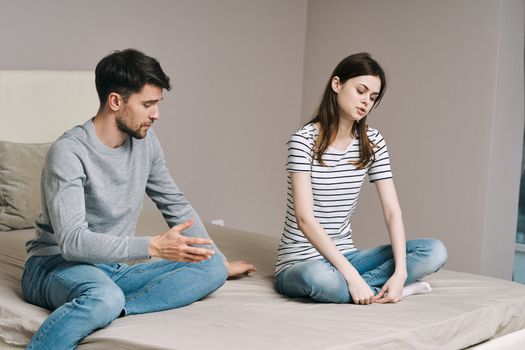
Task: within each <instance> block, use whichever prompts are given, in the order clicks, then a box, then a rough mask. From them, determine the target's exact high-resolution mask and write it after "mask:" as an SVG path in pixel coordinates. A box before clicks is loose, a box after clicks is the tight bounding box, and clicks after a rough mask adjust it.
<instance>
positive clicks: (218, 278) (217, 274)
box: [204, 253, 228, 290]
mask: <svg viewBox="0 0 525 350" xmlns="http://www.w3.org/2000/svg"><path fill="white" fill-rule="evenodd" d="M204 270H205V273H206V278H207V279H208V281H209V283H210V287H211V288H213V290H215V289H218V288H219V287H221V286H222V285H223V284H224V282H226V279H227V278H228V270H227V269H226V266H225V261H224V259H223V258H222V256H221V255H220V254H219V253H216V254H214V255H213V256H212V257H211V258H210V259H209V260H207V261H206V262H205V267H204Z"/></svg>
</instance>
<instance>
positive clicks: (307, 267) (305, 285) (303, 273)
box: [275, 239, 447, 303]
mask: <svg viewBox="0 0 525 350" xmlns="http://www.w3.org/2000/svg"><path fill="white" fill-rule="evenodd" d="M406 252H407V260H406V264H407V274H408V275H407V279H406V282H405V285H407V284H410V283H413V282H415V281H417V280H418V279H420V278H423V277H425V276H426V275H429V274H431V273H433V272H436V271H437V270H439V269H440V268H441V266H443V265H444V264H445V262H446V261H447V249H446V248H445V245H444V244H443V243H442V242H441V241H439V240H437V239H416V240H409V241H407V244H406ZM345 257H346V259H347V260H348V261H349V262H350V263H351V264H352V266H354V267H355V269H356V270H357V271H358V272H359V274H360V275H361V277H363V279H364V280H365V281H366V282H367V283H368V285H369V286H370V288H371V289H372V291H373V292H374V294H377V293H379V291H380V290H381V287H382V286H383V285H384V284H385V283H386V281H387V280H388V279H389V278H390V276H392V274H393V273H394V269H395V263H394V256H393V253H392V246H390V245H383V246H379V247H376V248H372V249H365V250H355V251H352V252H349V253H346V254H345ZM275 288H276V289H277V291H278V292H279V293H281V294H284V295H287V296H289V297H298V298H311V299H313V300H315V301H318V302H323V303H351V302H352V299H351V296H350V292H349V291H348V285H347V283H346V281H345V279H344V278H343V276H342V275H341V273H340V272H339V271H338V270H337V269H336V268H335V267H334V266H332V264H330V263H329V262H328V261H327V260H326V259H315V260H306V261H304V262H300V263H296V264H294V265H292V266H290V267H288V268H286V269H285V270H284V271H281V272H280V273H279V274H278V275H277V277H276V281H275Z"/></svg>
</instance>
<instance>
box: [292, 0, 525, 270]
mask: <svg viewBox="0 0 525 350" xmlns="http://www.w3.org/2000/svg"><path fill="white" fill-rule="evenodd" d="M523 13H524V10H523V1H506V0H500V1H492V0H483V1H478V0H460V1H456V0H446V1H414V0H396V1H388V2H387V1H366V2H364V1H337V0H329V1H320V0H310V1H309V2H308V25H307V35H306V37H307V43H306V51H305V71H304V90H303V102H302V114H303V120H306V119H308V117H309V116H310V114H311V111H313V109H314V107H315V105H316V104H317V102H318V99H319V95H320V93H321V91H322V88H323V87H324V84H325V83H326V79H328V76H329V74H330V73H331V70H332V69H333V68H334V67H335V65H336V64H337V63H338V62H339V61H340V60H341V59H342V58H344V57H345V56H346V55H348V54H350V53H355V52H359V51H369V52H370V53H371V54H372V55H373V56H374V57H375V58H376V59H377V60H378V61H379V62H380V63H382V65H383V66H384V68H385V70H386V72H387V80H388V83H389V86H388V89H387V93H386V96H385V98H384V100H383V101H382V103H381V106H380V107H379V109H378V110H377V111H375V112H374V113H373V115H372V116H371V117H370V118H369V124H370V125H371V126H373V127H375V128H378V129H379V130H380V131H381V132H382V133H383V135H384V136H385V138H386V140H387V143H388V145H389V150H390V153H391V158H392V164H393V170H394V175H395V182H396V185H397V189H398V195H399V197H400V201H401V205H402V208H403V211H404V218H405V224H406V228H407V236H408V238H416V237H425V236H433V237H437V238H440V239H442V240H443V241H444V242H445V244H446V245H447V247H448V250H449V262H448V265H447V267H448V268H451V269H456V270H460V271H467V272H475V273H484V274H488V275H492V276H498V277H503V278H510V277H511V273H512V257H513V255H514V254H513V241H514V235H515V226H516V214H517V194H518V188H519V174H520V170H519V169H520V161H521V145H522V135H523V95H524V94H523V39H524V38H523V35H524V34H523V33H524V31H523ZM374 192H375V190H374V189H373V187H371V186H367V188H366V189H365V191H364V192H363V193H362V196H361V198H360V205H359V208H358V212H357V215H356V217H355V219H354V221H353V226H354V236H355V239H356V241H357V242H358V243H360V244H361V245H362V246H372V245H376V244H380V243H383V242H387V241H388V238H387V234H386V230H385V226H384V223H383V220H382V217H381V211H380V206H379V203H378V200H377V195H376V194H375V193H374Z"/></svg>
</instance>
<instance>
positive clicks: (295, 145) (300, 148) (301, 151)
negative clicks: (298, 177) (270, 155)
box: [286, 134, 312, 173]
mask: <svg viewBox="0 0 525 350" xmlns="http://www.w3.org/2000/svg"><path fill="white" fill-rule="evenodd" d="M286 171H287V172H291V173H309V172H311V171H312V148H311V146H310V141H309V140H308V138H306V137H304V136H302V135H299V134H293V135H292V137H290V141H288V158H287V162H286Z"/></svg>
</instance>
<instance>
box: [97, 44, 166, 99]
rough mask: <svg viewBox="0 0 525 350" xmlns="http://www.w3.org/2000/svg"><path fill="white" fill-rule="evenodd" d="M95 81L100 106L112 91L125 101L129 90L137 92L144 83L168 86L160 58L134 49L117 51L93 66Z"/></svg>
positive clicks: (162, 86)
mask: <svg viewBox="0 0 525 350" xmlns="http://www.w3.org/2000/svg"><path fill="white" fill-rule="evenodd" d="M95 84H96V86H97V93H98V98H99V100H100V107H102V106H104V105H105V104H106V101H107V99H108V96H109V94H110V93H112V92H116V93H118V94H119V95H121V96H122V97H123V98H124V101H127V99H128V98H129V96H130V95H131V94H132V93H136V92H139V91H140V90H141V89H142V88H143V87H144V85H146V84H152V85H155V86H158V87H160V88H164V89H166V90H170V89H171V86H170V78H169V77H168V76H167V75H166V73H164V71H163V70H162V68H161V67H160V63H159V61H157V60H156V59H155V58H153V57H150V56H146V55H145V54H143V53H142V52H140V51H138V50H135V49H126V50H122V51H119V50H117V51H115V52H113V53H111V54H109V55H107V56H106V57H104V58H103V59H102V60H101V61H100V62H99V63H98V64H97V67H96V68H95Z"/></svg>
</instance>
